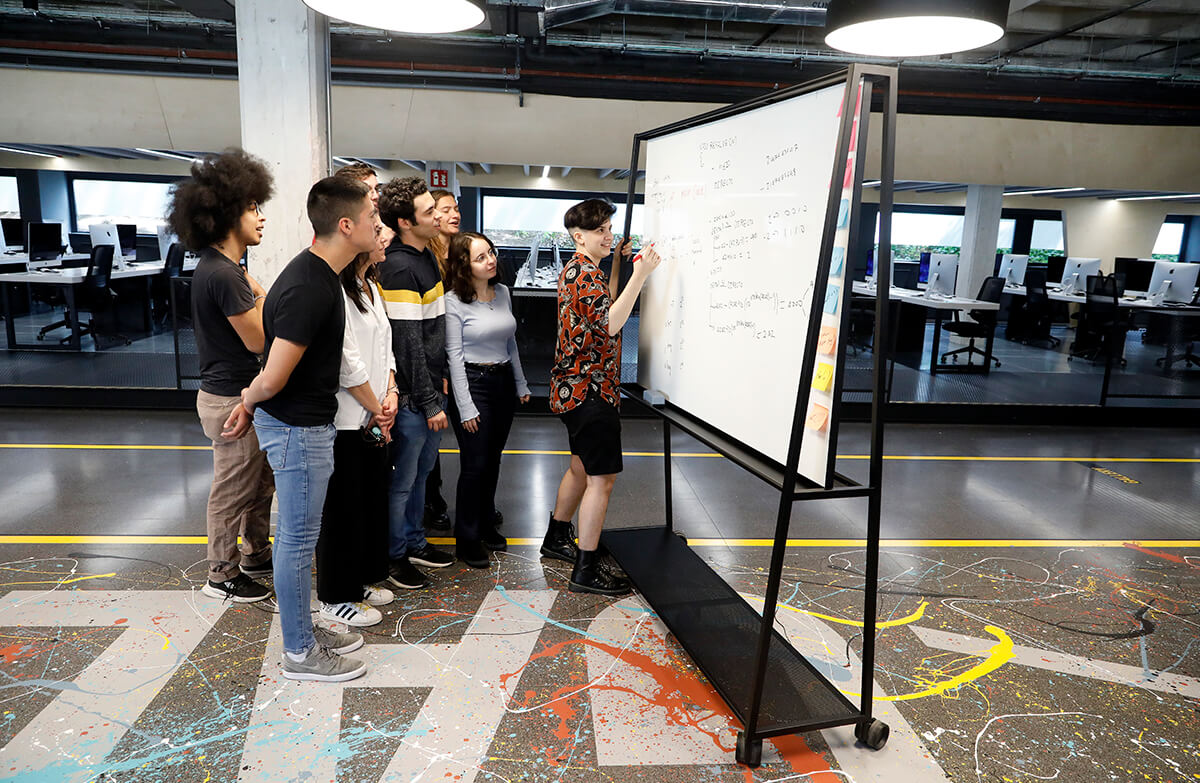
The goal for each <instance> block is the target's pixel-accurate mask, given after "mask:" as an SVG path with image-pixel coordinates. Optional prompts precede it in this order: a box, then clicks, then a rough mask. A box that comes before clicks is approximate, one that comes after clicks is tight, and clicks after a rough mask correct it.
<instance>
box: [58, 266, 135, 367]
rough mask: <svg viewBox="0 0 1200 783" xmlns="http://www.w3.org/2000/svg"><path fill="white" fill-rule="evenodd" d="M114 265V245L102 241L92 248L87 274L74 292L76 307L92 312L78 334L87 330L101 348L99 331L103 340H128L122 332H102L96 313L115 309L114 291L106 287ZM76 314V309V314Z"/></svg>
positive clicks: (65, 339)
mask: <svg viewBox="0 0 1200 783" xmlns="http://www.w3.org/2000/svg"><path fill="white" fill-rule="evenodd" d="M112 266H113V246H112V245H102V246H100V247H98V248H93V249H92V263H91V265H90V266H88V272H87V276H86V277H84V278H83V283H82V284H81V285H80V286H79V289H78V291H77V292H76V294H75V308H76V310H77V311H79V310H86V311H88V312H89V313H91V316H92V317H91V318H89V319H88V322H87V324H86V325H83V324H81V325H80V328H79V336H80V337H83V336H84V335H87V334H90V335H91V336H92V340H93V341H94V342H95V343H96V348H101V347H102V346H101V339H100V338H101V335H102V334H103V336H104V337H105V338H107V339H106V340H105V342H107V341H108V340H113V341H116V342H123V343H124V344H125V345H129V343H130V340H129V338H128V337H126V336H125V335H123V334H116V333H102V332H101V330H100V328H99V326H98V322H97V317H98V316H101V315H104V314H108V313H112V312H113V311H114V308H113V302H114V300H116V298H117V295H116V294H114V293H113V292H112V290H111V289H110V288H109V287H108V284H109V282H110V281H111V279H112ZM78 316H79V314H78V312H76V317H77V318H78ZM70 339H71V338H70V337H64V338H63V339H62V340H61V342H63V343H66V342H68V341H69V340H70Z"/></svg>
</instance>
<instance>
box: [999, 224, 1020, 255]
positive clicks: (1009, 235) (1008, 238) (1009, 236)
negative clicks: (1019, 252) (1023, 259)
mask: <svg viewBox="0 0 1200 783" xmlns="http://www.w3.org/2000/svg"><path fill="white" fill-rule="evenodd" d="M1016 230H1017V221H1015V220H1013V219H1012V218H1003V219H1001V221H1000V233H999V234H998V235H997V236H996V252H997V253H1011V252H1012V247H1013V234H1014V233H1015V232H1016Z"/></svg>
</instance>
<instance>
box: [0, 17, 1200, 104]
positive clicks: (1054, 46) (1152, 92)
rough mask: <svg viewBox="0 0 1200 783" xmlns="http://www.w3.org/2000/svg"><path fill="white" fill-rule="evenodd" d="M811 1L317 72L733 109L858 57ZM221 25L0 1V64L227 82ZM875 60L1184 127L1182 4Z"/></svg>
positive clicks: (485, 30) (530, 36)
mask: <svg viewBox="0 0 1200 783" xmlns="http://www.w3.org/2000/svg"><path fill="white" fill-rule="evenodd" d="M247 1H248V0H247ZM839 1H840V0H832V2H839ZM431 2H432V0H431ZM28 5H36V6H37V10H36V11H35V10H31V9H29V8H27V7H26V6H28ZM825 5H827V3H824V2H816V0H770V1H769V2H768V1H767V0H762V1H761V2H755V1H754V0H739V2H736V3H732V2H719V1H718V0H487V10H488V17H487V20H486V21H485V23H484V24H483V25H481V27H480V28H479V29H477V30H472V31H468V32H465V33H459V34H454V35H447V36H434V37H429V36H419V37H418V36H407V37H406V36H401V35H397V34H392V33H386V32H383V31H379V30H371V29H366V28H361V27H354V26H350V25H345V24H341V23H334V24H333V26H332V43H333V46H332V49H333V76H334V79H335V81H337V82H339V83H359V84H394V85H397V86H409V87H412V86H437V87H457V88H466V89H477V90H493V91H494V90H504V91H509V92H517V93H520V92H529V93H546V94H557V95H573V96H596V97H608V98H630V99H635V100H639V99H654V100H664V99H665V100H687V101H712V102H724V101H734V100H739V99H742V98H746V97H750V96H752V95H756V94H760V93H762V92H764V91H766V90H771V89H774V88H776V87H777V86H784V85H788V84H794V83H798V82H803V81H807V80H809V79H813V78H817V77H819V76H822V75H824V74H825V73H828V72H830V71H832V70H836V69H838V68H840V67H842V66H844V65H845V64H846V63H847V62H850V61H851V60H852V59H856V60H860V61H861V60H863V59H864V58H851V57H849V56H847V55H844V54H842V53H840V52H836V51H833V50H831V49H829V48H828V47H826V46H825V45H824V42H823V37H824V28H823V25H824V8H823V6H825ZM233 11H234V6H233V4H231V3H230V2H227V0H174V2H168V1H167V0H107V1H104V2H39V3H29V2H28V0H0V66H3V65H7V66H11V67H52V68H72V69H95V70H119V71H125V72H140V73H145V72H151V73H172V74H189V75H196V76H215V77H234V76H236V45H235V40H234V14H233ZM878 62H887V63H889V64H897V65H899V66H900V68H901V90H902V92H901V106H900V108H901V111H903V112H908V113H926V114H971V115H978V116H998V117H1025V118H1039V119H1055V120H1078V121H1084V122H1106V123H1114V122H1118V123H1119V122H1128V123H1133V124H1182V125H1200V9H1198V0H1012V2H1011V6H1010V15H1009V21H1008V33H1007V35H1006V36H1005V37H1004V38H1002V39H1001V40H1000V41H999V42H997V43H996V44H993V45H991V46H989V47H984V48H982V49H978V50H974V51H971V52H965V53H961V54H956V55H951V56H943V57H924V58H912V59H907V60H904V61H899V62H898V61H883V60H880V61H878Z"/></svg>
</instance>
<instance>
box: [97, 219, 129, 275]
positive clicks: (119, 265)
mask: <svg viewBox="0 0 1200 783" xmlns="http://www.w3.org/2000/svg"><path fill="white" fill-rule="evenodd" d="M88 233H90V234H91V236H92V247H93V248H95V247H97V246H98V245H112V247H113V269H114V270H117V269H125V268H126V267H125V255H124V254H123V253H122V252H121V239H120V237H119V236H118V235H117V227H116V226H114V225H113V224H112V223H93V224H92V225H91V226H89V227H88Z"/></svg>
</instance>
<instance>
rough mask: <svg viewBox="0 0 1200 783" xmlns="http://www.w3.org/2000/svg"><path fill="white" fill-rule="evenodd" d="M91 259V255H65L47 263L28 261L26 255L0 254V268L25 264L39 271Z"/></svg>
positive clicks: (27, 255)
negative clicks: (66, 262)
mask: <svg viewBox="0 0 1200 783" xmlns="http://www.w3.org/2000/svg"><path fill="white" fill-rule="evenodd" d="M91 257H92V255H91V253H67V254H66V255H62V256H59V257H58V258H51V259H49V260H47V261H30V260H29V254H28V253H24V252H22V253H0V266H7V265H9V264H25V266H26V267H28V268H30V269H39V268H41V267H47V266H60V265H61V264H62V263H63V262H64V261H87V260H89V259H90V258H91Z"/></svg>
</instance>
